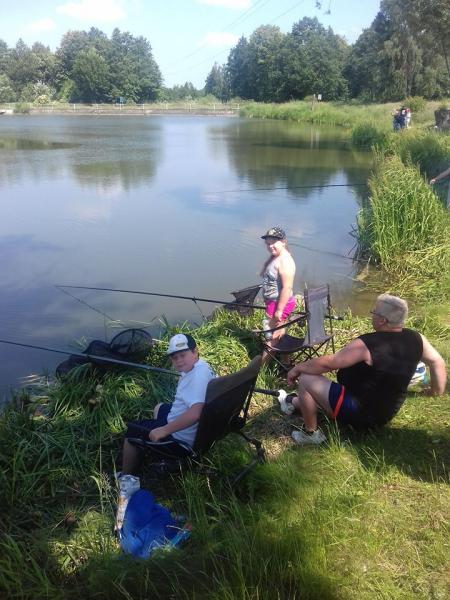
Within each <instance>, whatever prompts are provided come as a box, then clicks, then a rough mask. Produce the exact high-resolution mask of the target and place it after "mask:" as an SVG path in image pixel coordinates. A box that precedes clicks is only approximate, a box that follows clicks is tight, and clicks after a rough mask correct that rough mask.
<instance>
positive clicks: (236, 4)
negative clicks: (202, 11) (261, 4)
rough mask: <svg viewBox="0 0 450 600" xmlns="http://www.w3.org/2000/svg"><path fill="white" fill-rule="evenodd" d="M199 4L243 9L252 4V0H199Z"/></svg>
mask: <svg viewBox="0 0 450 600" xmlns="http://www.w3.org/2000/svg"><path fill="white" fill-rule="evenodd" d="M197 2H198V3H199V4H208V5H209V6H223V7H224V8H231V9H232V10H242V9H243V8H249V7H250V6H251V5H252V0H197Z"/></svg>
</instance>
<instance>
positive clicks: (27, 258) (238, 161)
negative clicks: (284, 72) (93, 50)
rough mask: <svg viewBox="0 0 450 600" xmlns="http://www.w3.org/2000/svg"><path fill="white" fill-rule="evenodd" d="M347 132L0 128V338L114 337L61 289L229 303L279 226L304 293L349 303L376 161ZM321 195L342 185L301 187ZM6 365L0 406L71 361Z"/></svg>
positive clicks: (66, 122)
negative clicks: (322, 287)
mask: <svg viewBox="0 0 450 600" xmlns="http://www.w3.org/2000/svg"><path fill="white" fill-rule="evenodd" d="M347 135H348V134H347V132H345V131H344V130H337V129H331V128H318V127H312V126H304V125H302V126H301V125H295V124H292V123H283V122H269V121H245V120H239V119H236V118H221V117H220V118H217V117H132V116H123V117H119V118H118V117H106V116H101V117H94V116H89V117H75V116H74V117H66V116H61V117H56V116H11V117H7V116H3V117H0V194H1V207H2V218H1V220H0V257H1V262H0V270H1V273H0V274H1V277H0V286H1V290H0V338H3V339H10V340H15V341H21V342H24V343H30V344H37V345H45V346H52V347H57V348H62V349H70V347H71V345H72V348H73V343H74V341H76V340H80V338H82V337H83V336H84V337H85V338H87V339H92V338H100V339H104V338H105V334H106V337H107V339H110V338H111V337H112V335H114V334H115V333H116V332H117V329H115V328H113V327H112V326H111V323H109V322H108V320H107V319H105V317H103V316H102V315H101V314H100V313H99V312H96V311H94V310H92V309H91V308H89V307H87V306H86V305H85V304H82V303H80V302H78V301H77V300H75V299H74V298H72V297H70V296H68V295H66V294H64V293H62V292H61V291H60V290H58V289H56V288H55V287H54V286H55V284H75V285H77V284H80V285H88V286H100V287H117V288H127V289H136V290H146V291H157V292H164V293H170V294H181V295H188V296H189V295H196V296H200V297H206V298H224V299H231V296H230V295H229V292H230V291H231V290H234V289H239V288H241V287H245V286H247V285H250V284H253V283H257V282H258V281H259V279H258V275H257V273H258V271H259V269H260V267H261V264H262V262H263V260H264V259H265V256H266V254H265V249H264V245H263V242H262V240H261V239H260V236H261V235H262V233H263V232H264V231H265V230H267V229H268V228H269V227H270V226H273V225H280V226H282V227H284V228H285V229H286V231H287V233H288V238H289V243H290V247H291V250H292V252H293V255H294V258H295V260H296V263H297V276H296V291H297V292H299V291H300V290H301V289H302V287H303V285H304V282H307V283H308V285H309V286H312V285H314V284H320V283H323V282H329V283H330V285H331V289H332V298H333V300H334V304H335V305H337V306H346V305H348V304H349V303H350V304H352V303H353V305H354V298H353V297H354V290H353V285H354V282H353V280H352V277H353V275H354V265H353V264H352V262H351V260H349V259H348V258H345V256H346V255H348V254H349V253H350V251H351V248H352V246H353V243H354V240H353V238H352V237H351V236H350V235H349V231H350V229H351V226H352V224H353V223H354V222H355V215H356V212H357V210H358V208H359V203H360V202H361V198H362V197H363V195H364V194H365V188H363V187H352V185H351V184H352V183H360V182H365V181H366V179H367V175H368V171H369V168H370V156H369V154H367V153H360V152H355V151H354V150H352V149H350V148H349V146H348V144H347V140H346V136H347ZM330 184H350V186H349V187H334V188H333V187H328V188H326V187H325V188H320V187H302V186H323V185H330ZM261 188H263V189H261ZM71 293H73V294H74V295H76V296H77V297H78V298H80V299H81V300H83V301H85V302H87V303H89V304H90V305H91V306H92V307H94V308H97V309H99V310H100V311H102V312H103V313H106V314H107V315H108V316H110V317H113V318H114V319H118V320H121V321H122V322H123V323H124V324H125V325H128V326H130V325H135V324H136V322H139V323H140V322H143V323H150V322H152V323H153V332H154V333H155V330H156V331H157V318H158V317H159V316H161V315H163V314H164V315H165V316H166V317H167V318H168V319H169V321H170V322H176V321H180V320H183V319H190V320H194V321H197V322H199V321H200V320H201V315H200V313H199V312H198V310H197V309H196V308H195V305H194V304H193V303H190V302H186V301H184V302H183V301H177V300H166V299H161V298H151V297H145V296H132V295H125V294H111V293H110V294H108V293H102V292H92V291H90V292H87V291H82V290H72V291H71ZM212 308H213V306H212V305H209V304H203V305H202V310H203V311H204V313H205V314H208V313H209V312H210V311H211V310H212ZM155 319H156V320H155ZM105 326H106V327H105ZM0 354H1V356H0V359H1V360H0V392H1V396H4V395H5V393H7V392H8V390H9V389H10V388H11V386H16V385H18V382H19V378H20V377H23V376H26V375H29V374H30V373H32V372H42V371H43V370H44V369H49V370H52V369H53V368H54V367H55V365H56V364H57V363H58V362H59V361H60V360H63V359H64V357H63V356H58V355H55V354H49V353H47V352H40V351H35V350H25V349H20V348H14V347H10V346H5V345H3V344H0Z"/></svg>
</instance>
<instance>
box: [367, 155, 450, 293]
mask: <svg viewBox="0 0 450 600" xmlns="http://www.w3.org/2000/svg"><path fill="white" fill-rule="evenodd" d="M369 187H370V192H371V195H370V199H369V202H368V203H367V204H366V206H365V207H364V208H363V209H362V210H361V212H360V213H359V215H358V219H357V227H358V232H357V235H358V250H359V253H360V255H362V256H365V257H366V258H370V259H372V261H374V262H375V263H377V264H379V265H381V266H382V267H383V269H384V270H385V273H387V275H388V277H389V278H390V281H391V285H402V286H403V289H407V288H408V287H409V288H411V289H413V288H414V287H415V288H416V292H418V293H419V295H424V294H432V295H433V296H436V297H438V296H442V295H443V294H444V295H445V294H446V290H448V287H447V286H448V281H449V278H450V276H449V264H450V241H449V240H450V218H449V214H448V212H447V211H446V210H445V208H444V206H443V205H442V203H441V202H440V200H439V199H438V198H437V197H436V195H435V194H434V193H433V191H432V189H431V188H430V187H429V185H428V184H427V183H426V182H425V181H424V179H423V178H422V176H421V175H420V172H419V168H418V167H415V166H412V165H405V164H403V162H402V160H401V158H400V157H399V156H396V155H394V156H390V157H387V158H381V159H380V160H379V163H378V166H377V168H376V170H375V173H374V175H373V176H372V177H371V179H370V180H369ZM421 283H425V289H422V290H421V289H420V285H421Z"/></svg>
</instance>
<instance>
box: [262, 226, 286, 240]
mask: <svg viewBox="0 0 450 600" xmlns="http://www.w3.org/2000/svg"><path fill="white" fill-rule="evenodd" d="M270 237H271V238H276V239H277V240H285V239H286V234H285V232H284V231H283V229H281V227H272V228H271V229H269V230H268V231H267V232H266V233H265V234H264V235H262V236H261V239H263V240H265V239H266V238H270Z"/></svg>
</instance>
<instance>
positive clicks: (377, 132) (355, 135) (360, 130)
mask: <svg viewBox="0 0 450 600" xmlns="http://www.w3.org/2000/svg"><path fill="white" fill-rule="evenodd" d="M388 138H389V134H388V132H387V131H385V130H383V129H381V128H380V127H377V126H376V125H375V124H374V123H358V124H357V125H355V126H354V127H353V128H352V135H351V140H352V144H353V145H354V146H356V147H357V148H372V147H378V148H385V147H386V146H387V143H388Z"/></svg>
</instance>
